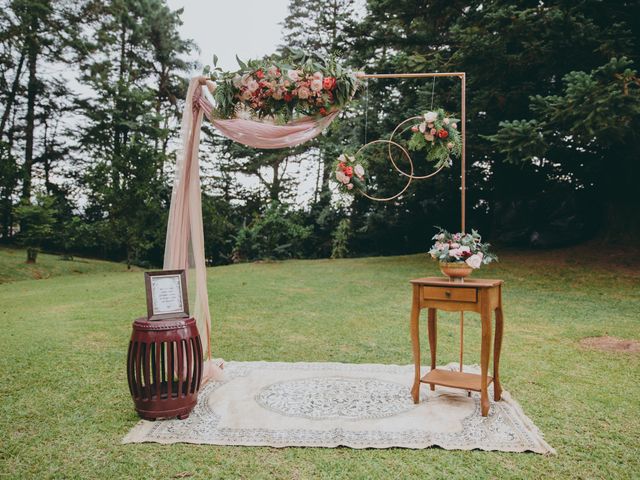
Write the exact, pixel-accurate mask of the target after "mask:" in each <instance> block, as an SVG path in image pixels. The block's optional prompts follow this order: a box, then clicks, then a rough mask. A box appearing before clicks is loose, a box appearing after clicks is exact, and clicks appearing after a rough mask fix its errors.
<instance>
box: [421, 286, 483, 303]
mask: <svg viewBox="0 0 640 480" xmlns="http://www.w3.org/2000/svg"><path fill="white" fill-rule="evenodd" d="M422 298H423V299H424V300H444V301H447V300H449V301H454V302H476V301H477V299H478V297H477V290H476V289H475V288H461V287H453V288H447V287H422Z"/></svg>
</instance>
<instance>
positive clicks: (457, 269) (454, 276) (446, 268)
mask: <svg viewBox="0 0 640 480" xmlns="http://www.w3.org/2000/svg"><path fill="white" fill-rule="evenodd" d="M440 271H441V272H442V273H443V275H446V276H447V277H449V280H450V281H453V282H464V279H465V277H468V276H469V275H471V272H473V268H471V267H470V266H469V265H467V264H466V263H465V262H440Z"/></svg>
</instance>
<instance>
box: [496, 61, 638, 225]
mask: <svg viewBox="0 0 640 480" xmlns="http://www.w3.org/2000/svg"><path fill="white" fill-rule="evenodd" d="M563 83H564V88H563V90H562V92H561V93H560V94H559V95H548V96H542V95H536V96H533V97H531V99H530V101H531V104H530V109H531V112H532V118H530V119H528V120H514V121H505V122H502V123H500V128H499V130H498V132H497V133H496V134H494V135H491V136H489V137H488V138H489V139H490V140H491V141H492V142H493V144H494V145H496V148H497V149H498V151H499V152H501V153H502V154H504V155H505V157H506V159H507V161H509V162H512V163H514V164H517V165H522V164H533V165H538V166H543V167H545V168H546V169H547V170H551V171H553V174H554V177H555V178H558V179H561V178H562V179H564V181H565V182H568V183H570V184H571V185H573V186H574V188H575V189H580V190H586V191H588V192H591V194H592V196H593V197H596V196H597V197H600V198H602V199H604V200H605V201H606V204H607V208H606V209H605V212H604V213H606V216H607V219H608V221H607V223H606V225H607V228H608V233H610V234H614V233H615V235H616V236H619V235H620V232H626V233H627V234H631V236H636V237H637V236H638V235H640V222H639V220H638V215H637V212H638V210H639V209H640V199H639V198H638V196H637V195H636V193H635V184H636V180H637V178H638V176H639V175H640V163H639V162H638V158H639V157H640V148H639V147H638V145H639V143H638V140H639V138H638V137H639V136H640V134H639V133H638V131H639V128H640V78H638V76H637V72H636V70H634V69H633V68H632V62H631V61H630V60H628V59H626V58H621V59H616V58H613V59H611V60H610V61H609V62H608V63H606V64H605V65H603V66H600V67H598V68H595V69H593V70H591V71H590V72H582V71H577V72H570V73H568V74H567V75H565V76H564V78H563Z"/></svg>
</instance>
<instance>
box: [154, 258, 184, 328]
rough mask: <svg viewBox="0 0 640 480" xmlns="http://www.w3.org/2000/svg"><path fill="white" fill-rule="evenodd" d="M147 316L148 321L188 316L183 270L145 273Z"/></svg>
mask: <svg viewBox="0 0 640 480" xmlns="http://www.w3.org/2000/svg"><path fill="white" fill-rule="evenodd" d="M144 284H145V288H146V290H147V316H148V318H149V320H166V319H168V318H185V317H188V316H189V301H188V299H187V276H186V273H185V271H184V270H162V271H159V272H145V274H144Z"/></svg>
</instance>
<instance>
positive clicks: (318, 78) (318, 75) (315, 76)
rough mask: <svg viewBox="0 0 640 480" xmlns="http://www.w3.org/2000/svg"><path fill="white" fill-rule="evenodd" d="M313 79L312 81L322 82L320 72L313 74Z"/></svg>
mask: <svg viewBox="0 0 640 480" xmlns="http://www.w3.org/2000/svg"><path fill="white" fill-rule="evenodd" d="M313 78H314V80H320V81H321V82H322V72H315V73H314V74H313Z"/></svg>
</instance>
